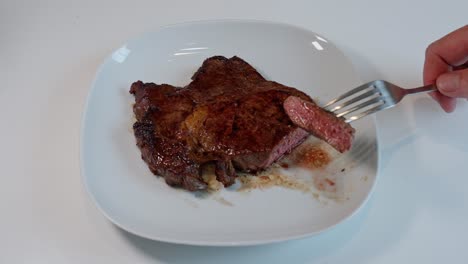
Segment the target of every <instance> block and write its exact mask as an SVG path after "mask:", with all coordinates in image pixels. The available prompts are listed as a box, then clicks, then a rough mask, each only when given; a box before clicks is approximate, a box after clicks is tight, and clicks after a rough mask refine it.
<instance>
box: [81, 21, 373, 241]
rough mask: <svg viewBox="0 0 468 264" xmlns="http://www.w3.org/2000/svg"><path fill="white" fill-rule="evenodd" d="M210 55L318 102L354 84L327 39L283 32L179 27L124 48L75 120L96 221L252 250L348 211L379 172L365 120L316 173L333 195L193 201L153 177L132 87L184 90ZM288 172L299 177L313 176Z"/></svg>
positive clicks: (225, 194) (272, 26) (274, 191)
mask: <svg viewBox="0 0 468 264" xmlns="http://www.w3.org/2000/svg"><path fill="white" fill-rule="evenodd" d="M212 55H224V56H227V57H230V56H233V55H237V56H239V57H241V58H243V59H245V60H246V61H247V62H249V63H250V64H252V65H253V66H254V67H255V68H256V69H258V70H259V71H260V72H261V73H262V74H263V75H264V76H265V77H266V78H267V79H271V80H275V81H277V82H280V83H283V84H285V85H289V86H293V87H296V88H298V89H300V90H302V91H304V92H306V93H308V94H309V95H310V96H312V97H313V98H315V99H317V100H318V101H319V102H325V101H327V100H329V99H331V98H333V97H335V96H337V95H339V94H341V93H342V92H343V91H346V90H347V89H350V88H353V87H355V86H357V85H359V84H360V82H359V77H358V76H357V75H356V73H355V71H354V69H353V67H352V65H351V63H350V62H349V60H348V59H346V57H345V56H344V55H343V54H342V53H341V52H340V51H339V50H338V49H337V48H336V47H335V46H334V45H333V44H331V43H330V41H328V40H326V39H325V38H324V37H322V36H319V35H317V34H315V33H313V32H310V31H308V30H304V29H300V28H297V27H294V26H290V25H284V24H277V23H269V22H259V21H210V22H196V23H185V24H179V25H174V26H169V27H165V28H163V29H161V30H159V31H156V32H150V33H147V34H144V35H143V36H141V37H138V38H136V39H133V40H130V41H128V42H127V43H126V44H124V45H123V46H122V47H121V48H119V49H118V50H116V51H115V52H114V53H113V54H112V55H111V56H109V58H107V59H106V60H105V62H104V63H103V65H102V66H101V68H100V70H99V72H98V73H97V77H96V80H95V82H94V84H93V87H92V89H91V90H90V92H89V95H88V100H87V104H86V109H85V112H84V116H83V124H82V134H81V170H82V176H83V179H84V184H85V186H86V189H87V191H88V192H89V194H90V195H91V197H92V200H93V201H94V202H95V203H96V205H97V207H98V208H100V210H101V211H102V212H103V213H104V215H106V216H107V217H108V218H109V219H110V220H111V221H112V222H113V223H114V224H116V225H117V226H119V227H121V228H123V229H125V230H127V231H129V232H131V233H134V234H137V235H139V236H142V237H146V238H150V239H154V240H160V241H166V242H173V243H183V244H193V245H251V244H262V243H269V242H275V241H283V240H288V239H293V238H300V237H305V236H309V235H313V234H317V233H319V232H321V231H323V230H326V229H328V228H330V227H332V226H335V225H336V224H338V223H340V222H342V221H343V220H345V219H346V218H348V217H350V216H351V215H352V214H353V213H354V212H356V210H358V208H359V207H361V206H362V205H363V204H364V202H365V201H366V199H367V198H368V196H369V194H370V192H371V189H372V187H373V186H374V182H375V178H376V174H377V167H378V166H377V164H378V151H377V138H376V129H375V122H374V119H373V118H364V119H362V120H359V121H357V122H355V123H353V126H354V127H355V128H356V130H357V135H356V141H355V144H354V146H353V149H352V150H351V151H350V152H348V153H347V154H344V155H338V156H337V157H336V158H335V159H334V161H333V162H332V164H330V165H329V166H328V167H327V168H326V169H325V172H321V174H322V176H323V175H325V176H330V177H335V180H336V181H337V186H338V190H337V191H336V193H334V194H332V195H330V193H325V192H317V191H313V192H312V191H311V192H305V193H304V192H300V191H298V190H291V189H286V188H281V187H274V188H269V189H264V190H252V191H251V192H249V193H245V192H238V191H233V190H222V191H220V192H219V193H217V194H215V195H205V196H200V195H195V194H193V193H189V192H186V191H183V190H177V189H174V188H171V187H169V186H167V185H166V184H165V182H164V180H163V179H162V178H161V177H155V176H153V175H152V174H151V172H150V171H149V169H148V168H147V166H146V164H145V163H144V162H143V161H142V160H141V158H140V151H139V150H138V149H137V147H136V146H135V138H134V136H133V133H132V130H131V127H132V123H133V121H134V119H133V113H132V108H131V105H132V102H133V100H134V99H133V96H131V95H130V94H129V93H128V90H129V87H130V84H131V83H132V82H134V81H136V80H143V81H146V82H156V83H170V84H173V85H180V86H182V85H185V84H187V83H188V82H189V81H190V77H191V76H192V74H193V73H194V71H195V70H196V69H197V68H198V67H199V66H200V65H201V63H202V61H203V60H204V59H205V58H208V57H210V56H212ZM333 155H335V154H333ZM342 168H346V170H345V172H341V169H342ZM288 172H289V173H291V172H293V173H292V174H297V175H298V176H299V177H303V178H304V179H305V178H309V179H312V177H318V176H317V175H318V174H320V172H318V171H304V170H296V169H289V170H288ZM324 173H325V174H324ZM312 193H313V195H312ZM317 195H318V196H319V197H318V198H317ZM337 197H338V198H339V199H336V198H337Z"/></svg>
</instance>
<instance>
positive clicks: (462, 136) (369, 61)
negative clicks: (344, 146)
mask: <svg viewBox="0 0 468 264" xmlns="http://www.w3.org/2000/svg"><path fill="white" fill-rule="evenodd" d="M279 2H280V1H277V2H273V1H248V0H246V1H242V0H236V1H225V2H222V1H215V0H213V1H203V0H198V1H185V2H184V1H175V0H173V1H127V2H126V3H124V2H123V1H88V0H86V1H59V0H57V1H5V0H2V1H0V81H1V85H0V120H1V121H2V123H1V125H0V126H1V127H0V128H1V137H0V162H1V163H0V164H1V174H0V175H1V179H2V181H1V183H0V210H1V211H0V212H1V215H0V263H115V264H117V263H250V262H252V263H263V262H264V263H442V262H443V263H466V262H467V261H468V250H466V245H467V244H468V225H467V223H468V191H467V190H468V172H467V171H468V170H467V167H468V122H467V121H468V103H467V102H466V101H465V100H463V101H462V100H460V101H459V107H458V109H457V111H456V112H455V113H453V114H450V115H447V114H445V113H443V112H442V110H440V109H439V107H438V106H437V105H436V104H435V103H434V102H433V101H432V100H430V99H429V98H428V97H427V96H425V95H421V96H415V97H413V98H411V99H408V100H405V101H404V103H403V104H402V105H399V106H398V107H397V108H394V109H391V110H388V111H386V112H384V113H381V114H379V115H378V123H379V136H380V147H381V168H380V174H379V177H378V178H379V179H378V184H377V187H376V189H375V192H374V194H373V196H372V198H371V200H370V202H369V203H368V204H367V205H366V206H365V207H364V208H363V210H361V211H360V212H359V213H358V214H357V215H356V216H354V217H353V218H352V219H351V220H349V221H348V222H346V223H344V224H342V225H340V226H339V227H337V228H336V229H333V230H332V231H329V232H327V233H324V234H322V235H319V236H317V237H312V238H308V239H304V240H299V241H291V242H286V243H280V244H273V245H266V246H255V247H241V248H209V247H192V246H177V245H171V244H165V243H159V242H153V241H149V240H145V239H142V238H139V237H136V236H133V235H131V234H128V233H126V232H124V231H121V230H120V229H118V228H117V227H115V226H113V225H112V224H111V223H110V222H108V221H107V220H106V219H105V218H104V216H102V215H101V214H100V213H99V212H98V211H97V209H96V208H95V207H94V206H93V205H92V204H91V203H90V200H89V199H88V197H87V195H86V194H85V192H84V190H83V188H82V184H81V179H80V171H79V128H80V118H81V113H82V110H83V106H84V101H85V97H86V94H87V91H88V89H89V87H90V85H91V82H92V80H93V78H94V74H95V72H96V70H97V68H98V66H99V64H100V63H101V61H102V60H103V59H104V58H105V57H106V56H107V55H108V54H110V53H111V52H112V51H113V50H114V49H115V48H117V47H119V46H120V45H121V44H122V43H124V42H125V41H126V40H127V39H128V38H131V37H133V36H137V35H138V34H141V33H143V32H145V31H148V30H153V29H156V28H158V27H159V26H162V25H165V24H172V23H177V22H182V21H191V20H205V19H217V18H250V19H262V20H271V21H279V22H287V23H290V24H294V25H298V26H302V27H305V28H308V29H310V30H313V31H315V32H317V33H320V34H322V35H324V36H325V37H327V38H328V39H330V40H332V41H333V42H334V43H335V44H336V45H337V46H338V47H339V48H341V49H342V50H343V51H344V52H345V54H346V55H348V56H349V58H350V59H351V60H352V62H353V63H354V65H355V66H356V68H357V69H358V72H359V73H360V75H361V77H362V79H363V81H369V80H373V79H386V80H389V81H392V82H394V83H397V84H400V85H402V86H406V87H413V86H418V85H420V84H421V72H422V65H423V60H424V50H425V47H426V46H427V45H428V44H429V43H430V42H431V41H433V40H435V39H437V38H439V37H441V36H443V35H444V34H445V33H448V32H449V31H452V30H454V29H456V28H458V27H461V26H463V25H465V24H466V23H467V15H466V14H467V10H468V2H467V1H462V0H460V1H444V3H443V1H424V0H417V1H403V0H392V1H370V0H369V1H281V3H279ZM431 2H432V3H431ZM337 78H339V76H337Z"/></svg>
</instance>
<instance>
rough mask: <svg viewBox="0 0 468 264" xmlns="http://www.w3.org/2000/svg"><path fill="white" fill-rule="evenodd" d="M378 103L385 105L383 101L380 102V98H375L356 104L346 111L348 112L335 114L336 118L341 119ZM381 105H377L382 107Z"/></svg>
mask: <svg viewBox="0 0 468 264" xmlns="http://www.w3.org/2000/svg"><path fill="white" fill-rule="evenodd" d="M380 102H382V104H385V101H384V100H382V98H380V97H377V98H374V99H371V100H367V101H365V102H364V103H361V104H358V105H356V106H354V107H352V108H350V109H348V110H346V111H344V112H342V113H339V114H337V115H336V116H337V117H342V116H344V115H347V114H350V113H352V112H355V111H357V110H359V109H363V108H364V107H367V106H371V105H373V104H377V103H380ZM382 104H379V105H382Z"/></svg>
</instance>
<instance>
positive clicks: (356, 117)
mask: <svg viewBox="0 0 468 264" xmlns="http://www.w3.org/2000/svg"><path fill="white" fill-rule="evenodd" d="M390 107H392V105H387V104H381V105H378V106H375V107H373V108H371V109H369V110H366V111H364V112H362V113H360V114H358V115H355V116H351V117H350V118H347V119H346V120H345V122H346V123H350V122H352V121H356V120H358V119H360V118H363V117H365V116H367V115H370V114H373V113H375V112H378V111H380V110H383V109H386V108H390Z"/></svg>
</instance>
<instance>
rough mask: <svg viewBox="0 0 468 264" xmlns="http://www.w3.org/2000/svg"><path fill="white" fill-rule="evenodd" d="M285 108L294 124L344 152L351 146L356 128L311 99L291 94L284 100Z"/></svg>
mask: <svg viewBox="0 0 468 264" xmlns="http://www.w3.org/2000/svg"><path fill="white" fill-rule="evenodd" d="M283 106H284V110H285V111H286V113H287V114H288V116H289V118H290V119H291V120H292V122H293V123H294V124H296V125H297V126H299V127H301V128H303V129H305V130H306V131H308V132H310V133H311V134H312V135H314V136H316V137H318V138H320V139H322V140H323V141H325V142H327V143H328V144H330V145H331V146H332V147H334V148H335V149H336V150H338V151H339V152H341V153H343V152H345V151H347V150H349V149H350V148H351V144H352V142H353V139H354V128H352V127H351V125H349V124H348V123H346V122H344V119H343V118H339V117H336V116H335V115H334V114H333V113H331V112H328V111H326V110H324V109H322V108H320V107H319V106H317V105H316V104H314V103H313V102H311V101H307V100H302V99H301V98H299V97H296V96H290V97H288V98H287V99H286V100H285V101H284V104H283Z"/></svg>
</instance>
